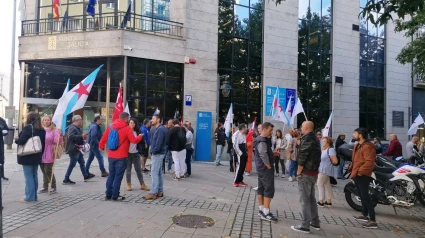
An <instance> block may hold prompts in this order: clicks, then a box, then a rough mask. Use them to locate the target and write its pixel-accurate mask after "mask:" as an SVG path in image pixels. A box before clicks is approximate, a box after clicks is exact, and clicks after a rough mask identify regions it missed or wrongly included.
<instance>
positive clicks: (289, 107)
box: [285, 96, 292, 126]
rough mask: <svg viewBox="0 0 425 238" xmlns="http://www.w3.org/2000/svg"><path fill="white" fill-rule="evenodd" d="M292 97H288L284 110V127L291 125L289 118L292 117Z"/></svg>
mask: <svg viewBox="0 0 425 238" xmlns="http://www.w3.org/2000/svg"><path fill="white" fill-rule="evenodd" d="M291 101H292V96H290V97H289V101H288V104H287V105H286V109H285V119H286V125H288V126H290V125H291V116H292V103H291Z"/></svg>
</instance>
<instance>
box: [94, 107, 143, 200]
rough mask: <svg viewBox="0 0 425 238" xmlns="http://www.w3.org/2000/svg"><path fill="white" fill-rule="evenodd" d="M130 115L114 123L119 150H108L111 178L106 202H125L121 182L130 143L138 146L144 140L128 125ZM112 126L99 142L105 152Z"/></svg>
mask: <svg viewBox="0 0 425 238" xmlns="http://www.w3.org/2000/svg"><path fill="white" fill-rule="evenodd" d="M129 119H130V115H129V114H128V113H126V112H122V113H121V114H120V117H119V119H117V120H115V121H114V122H113V123H112V129H113V130H118V149H116V150H109V149H108V162H109V176H108V179H107V180H106V200H110V199H111V198H112V200H114V201H117V200H118V199H120V200H124V199H125V197H123V196H120V186H121V181H122V178H123V176H124V172H125V170H126V168H127V157H128V151H129V149H130V142H131V143H133V144H137V143H139V142H140V141H141V140H142V134H140V135H138V136H137V137H135V136H134V134H133V130H132V129H131V128H130V127H129V126H128V125H127V122H128V121H129ZM110 131H111V128H110V126H108V127H107V128H106V131H105V134H103V136H102V139H100V142H99V149H101V150H103V149H104V148H105V144H106V142H107V141H108V136H109V132H110Z"/></svg>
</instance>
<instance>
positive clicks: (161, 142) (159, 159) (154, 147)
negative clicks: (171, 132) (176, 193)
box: [143, 114, 168, 200]
mask: <svg viewBox="0 0 425 238" xmlns="http://www.w3.org/2000/svg"><path fill="white" fill-rule="evenodd" d="M152 128H155V129H154V133H153V134H151V135H152V138H151V160H152V166H151V176H152V188H151V191H150V192H149V194H148V195H146V196H144V197H143V198H144V199H146V200H155V199H157V198H158V197H164V174H163V173H162V166H163V160H164V156H165V152H166V144H167V140H166V137H167V132H168V131H167V128H165V127H164V126H163V125H162V124H161V116H160V115H158V114H155V115H154V116H153V117H152Z"/></svg>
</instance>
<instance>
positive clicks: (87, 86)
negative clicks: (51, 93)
mask: <svg viewBox="0 0 425 238" xmlns="http://www.w3.org/2000/svg"><path fill="white" fill-rule="evenodd" d="M102 66H103V65H101V66H99V67H98V68H97V69H96V70H95V71H93V72H92V73H91V74H89V75H88V76H87V77H86V78H85V79H84V80H83V81H81V82H80V83H79V84H78V85H76V86H75V87H73V88H72V89H71V90H67V89H65V92H66V93H65V92H64V94H63V95H62V97H61V99H59V103H58V106H57V108H56V111H55V114H54V115H53V120H52V121H53V122H54V123H55V124H56V126H57V127H58V128H65V126H66V123H63V122H66V116H68V115H69V114H70V113H72V112H74V111H76V110H78V109H81V108H83V107H84V104H86V101H87V98H88V97H89V94H90V90H91V89H92V87H93V83H94V81H95V80H96V76H97V74H98V73H99V71H100V69H101V68H102ZM68 85H69V84H68ZM68 85H67V88H69V86H68ZM62 134H65V130H62Z"/></svg>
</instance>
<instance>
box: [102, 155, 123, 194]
mask: <svg viewBox="0 0 425 238" xmlns="http://www.w3.org/2000/svg"><path fill="white" fill-rule="evenodd" d="M108 162H109V176H108V179H107V180H106V196H108V197H112V198H115V199H116V198H118V196H119V195H120V187H121V181H122V178H123V177H124V172H125V170H126V169H127V158H120V159H111V158H108Z"/></svg>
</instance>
